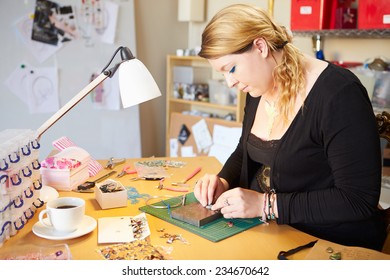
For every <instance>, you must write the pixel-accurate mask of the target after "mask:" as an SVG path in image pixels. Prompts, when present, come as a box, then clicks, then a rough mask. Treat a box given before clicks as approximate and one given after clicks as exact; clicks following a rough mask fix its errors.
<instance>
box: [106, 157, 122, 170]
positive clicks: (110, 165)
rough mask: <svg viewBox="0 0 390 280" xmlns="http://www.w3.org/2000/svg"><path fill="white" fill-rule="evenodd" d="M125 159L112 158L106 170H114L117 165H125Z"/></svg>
mask: <svg viewBox="0 0 390 280" xmlns="http://www.w3.org/2000/svg"><path fill="white" fill-rule="evenodd" d="M124 162H125V159H124V158H113V157H111V158H110V159H109V160H108V161H107V164H106V167H105V168H106V169H113V168H114V167H115V165H117V164H121V163H124Z"/></svg>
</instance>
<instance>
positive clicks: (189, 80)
mask: <svg viewBox="0 0 390 280" xmlns="http://www.w3.org/2000/svg"><path fill="white" fill-rule="evenodd" d="M210 77H211V70H210V69H209V68H205V67H191V66H175V67H173V82H174V83H183V84H202V83H205V84H207V81H208V79H210Z"/></svg>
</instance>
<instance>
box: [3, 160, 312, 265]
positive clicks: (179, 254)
mask: <svg viewBox="0 0 390 280" xmlns="http://www.w3.org/2000/svg"><path fill="white" fill-rule="evenodd" d="M145 160H175V161H182V162H185V163H186V165H185V166H184V167H182V168H173V167H169V168H168V169H167V172H168V173H169V174H170V178H167V179H165V181H164V184H166V185H167V186H168V185H170V183H171V182H177V181H181V180H183V179H184V178H185V177H186V176H187V175H188V174H190V173H191V172H192V171H193V170H194V169H195V168H196V167H198V166H200V167H202V170H201V172H200V173H198V174H197V175H196V176H195V177H194V178H193V179H191V180H190V181H189V182H188V183H189V184H190V185H191V187H190V191H192V190H193V185H194V184H195V182H196V180H197V179H198V178H200V177H201V176H203V175H204V174H206V173H217V172H218V171H219V170H220V168H221V164H220V163H219V162H218V161H217V159H216V158H214V157H196V158H172V159H168V158H141V159H128V160H126V163H124V164H120V165H117V166H115V167H114V170H116V171H117V172H118V173H119V172H121V170H122V168H123V166H124V165H128V164H130V165H132V166H133V163H134V162H136V161H145ZM101 163H102V165H105V163H106V161H101ZM107 172H108V170H106V169H104V170H102V171H100V172H99V174H98V175H97V176H96V177H95V178H98V177H100V176H102V175H104V174H105V173H107ZM115 176H116V175H113V176H111V177H110V178H111V179H117V178H115ZM133 177H135V175H131V174H128V175H125V176H124V177H122V178H120V179H119V180H120V181H121V183H122V184H123V185H124V186H132V187H135V188H136V189H137V190H138V192H139V193H140V194H141V193H147V194H150V195H159V194H160V195H163V194H164V195H174V196H176V195H177V196H178V195H182V193H178V192H172V191H168V190H158V189H156V186H157V185H158V181H145V180H138V181H131V180H130V178H133ZM95 178H90V179H91V180H94V179H95ZM59 194H60V196H74V197H82V198H84V199H85V201H86V215H88V216H91V217H93V218H95V219H98V218H100V217H115V216H136V215H138V214H140V213H141V212H140V211H139V210H138V208H139V207H141V206H144V205H145V201H144V200H142V199H141V200H140V201H139V202H138V203H137V204H131V203H130V201H129V202H128V206H127V207H122V208H113V209H106V210H103V209H101V208H100V206H99V204H98V203H97V201H96V200H95V196H94V193H78V192H60V193H59ZM43 208H44V207H42V208H40V210H41V209H43ZM40 210H38V212H37V213H36V214H35V216H34V217H33V218H32V219H31V220H30V221H29V222H28V223H27V224H26V225H25V227H24V228H23V229H22V230H20V231H19V232H18V233H17V234H16V235H15V236H13V237H11V238H10V239H9V240H8V241H6V242H5V243H4V244H3V248H10V247H12V246H17V245H18V244H38V245H40V244H60V243H67V244H68V245H69V247H70V250H71V253H72V256H73V259H76V260H95V259H102V257H101V256H100V255H99V254H98V253H97V251H96V250H97V249H98V248H99V247H104V245H100V246H99V245H98V243H97V235H98V228H97V227H96V229H95V230H93V231H92V232H91V233H89V234H86V235H84V236H81V237H78V238H75V239H69V240H47V239H44V238H41V237H38V236H36V235H35V234H34V233H33V232H32V227H33V225H34V224H35V223H36V222H37V221H38V213H39V211H40ZM147 219H148V223H149V227H150V231H151V235H150V241H151V243H152V244H153V245H156V246H158V245H161V246H165V247H166V246H172V247H173V250H172V253H171V255H170V256H171V258H172V259H173V260H224V259H230V260H275V259H276V258H277V255H278V253H279V251H287V250H289V249H292V248H295V247H297V246H300V245H303V244H306V243H308V242H310V241H313V240H316V238H315V237H312V236H310V235H308V234H305V233H303V232H300V231H298V230H296V229H294V228H292V227H290V226H287V225H277V224H276V223H274V222H272V223H270V224H268V225H266V224H262V225H259V226H255V227H253V228H251V229H249V230H247V231H245V232H242V233H239V234H237V235H234V236H232V237H230V238H227V239H225V240H222V241H220V242H216V243H214V242H211V241H209V240H207V239H204V238H202V237H199V236H198V235H195V234H193V233H191V232H189V231H186V230H184V229H182V228H180V227H177V226H175V225H172V224H170V223H167V222H165V221H163V220H161V219H158V218H156V217H154V216H151V215H147ZM161 228H164V229H165V232H168V233H171V234H182V236H183V238H185V239H186V240H187V241H188V243H189V244H185V243H183V242H180V241H174V242H173V243H172V244H167V243H166V239H164V238H161V237H160V235H161V233H160V232H158V230H159V229H161ZM0 250H1V248H0ZM306 254H307V250H303V251H301V252H299V253H297V254H295V255H294V256H292V257H291V259H304V258H305V255H306Z"/></svg>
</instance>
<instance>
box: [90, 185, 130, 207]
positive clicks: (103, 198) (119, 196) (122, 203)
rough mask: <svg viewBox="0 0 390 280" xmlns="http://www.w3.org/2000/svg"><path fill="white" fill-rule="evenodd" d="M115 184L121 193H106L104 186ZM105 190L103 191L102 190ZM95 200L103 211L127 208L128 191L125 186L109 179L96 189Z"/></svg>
mask: <svg viewBox="0 0 390 280" xmlns="http://www.w3.org/2000/svg"><path fill="white" fill-rule="evenodd" d="M107 184H113V185H115V187H116V188H118V189H120V190H119V191H114V192H104V191H103V190H104V186H105V185H107ZM102 189H103V190H102ZM95 199H96V200H97V202H98V203H99V205H100V207H101V208H102V209H109V208H118V207H126V206H127V190H126V189H125V188H124V187H123V185H122V184H121V183H120V182H118V181H115V180H112V179H108V180H105V181H103V182H102V183H99V184H97V185H96V187H95Z"/></svg>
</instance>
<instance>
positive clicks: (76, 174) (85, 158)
mask: <svg viewBox="0 0 390 280" xmlns="http://www.w3.org/2000/svg"><path fill="white" fill-rule="evenodd" d="M53 158H56V159H69V160H72V161H79V162H81V164H80V165H79V166H78V167H75V168H63V169H61V168H58V167H54V166H53V167H50V166H47V164H46V167H45V164H44V161H43V162H42V163H41V164H42V166H41V168H40V171H41V178H42V184H43V185H46V186H50V187H53V188H55V189H57V190H60V191H71V190H74V189H76V188H77V186H78V185H80V184H82V183H84V182H85V181H87V180H88V178H89V172H88V165H89V162H90V160H91V157H90V155H89V154H88V153H87V152H86V151H85V150H83V149H82V148H79V147H69V148H66V149H64V150H63V151H61V152H59V153H57V154H55V155H54V156H53ZM47 160H48V159H45V161H47Z"/></svg>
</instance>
